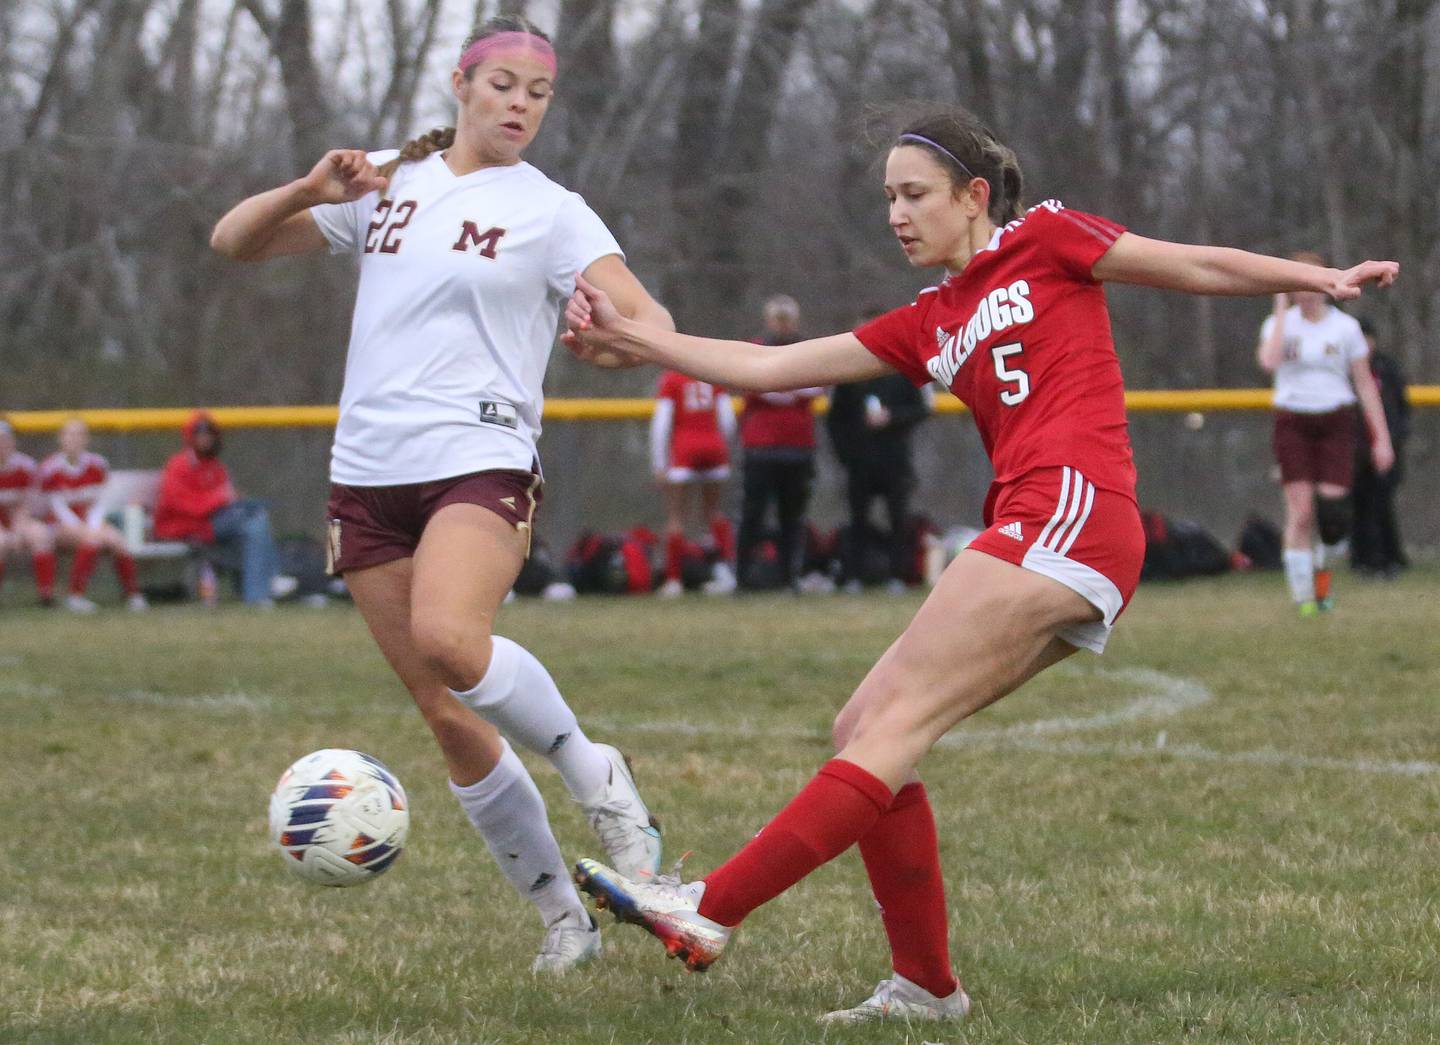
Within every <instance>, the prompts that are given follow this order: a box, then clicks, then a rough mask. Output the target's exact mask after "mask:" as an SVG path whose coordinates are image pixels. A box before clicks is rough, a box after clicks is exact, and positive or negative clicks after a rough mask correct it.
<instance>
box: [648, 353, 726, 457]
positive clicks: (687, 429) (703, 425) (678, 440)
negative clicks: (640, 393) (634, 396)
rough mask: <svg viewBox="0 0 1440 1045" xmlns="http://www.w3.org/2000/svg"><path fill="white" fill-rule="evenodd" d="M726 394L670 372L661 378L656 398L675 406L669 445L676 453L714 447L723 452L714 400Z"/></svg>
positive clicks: (723, 442) (690, 378)
mask: <svg viewBox="0 0 1440 1045" xmlns="http://www.w3.org/2000/svg"><path fill="white" fill-rule="evenodd" d="M724 391H725V390H724V389H723V388H717V387H716V386H715V385H712V384H709V383H708V382H705V381H699V380H696V379H695V378H693V377H687V376H686V375H684V374H682V373H680V372H678V371H675V370H667V371H665V372H664V373H663V374H661V375H660V383H659V385H658V387H657V388H656V390H655V398H656V399H669V400H670V401H671V402H672V403H674V404H675V407H674V414H673V420H672V422H671V428H670V445H671V447H672V448H673V449H674V450H675V452H676V453H679V452H680V451H681V450H682V449H694V448H700V447H704V448H707V449H708V448H712V447H715V446H718V447H720V448H721V449H722V450H723V448H724V446H725V436H724V434H723V433H722V432H721V431H720V422H719V420H718V418H717V417H716V413H715V411H716V402H715V400H716V397H717V396H719V395H720V394H722V393H723V392H724Z"/></svg>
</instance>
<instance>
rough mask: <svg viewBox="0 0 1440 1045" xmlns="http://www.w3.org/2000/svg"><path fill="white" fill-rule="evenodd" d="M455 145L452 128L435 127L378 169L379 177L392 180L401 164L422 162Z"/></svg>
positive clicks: (404, 147)
mask: <svg viewBox="0 0 1440 1045" xmlns="http://www.w3.org/2000/svg"><path fill="white" fill-rule="evenodd" d="M454 144H455V128H454V127H436V128H434V129H432V130H431V131H429V132H428V133H426V134H422V135H420V137H418V138H416V139H414V140H413V141H408V142H406V143H405V144H404V146H402V147H401V149H400V155H399V156H396V157H395V158H394V159H393V160H391V161H390V162H388V163H386V164H384V165H382V166H381V167H380V176H381V177H382V178H384V179H386V180H387V181H388V180H389V179H390V178H392V177H393V176H394V174H395V172H396V171H397V170H399V168H400V164H402V163H415V162H417V161H419V160H423V159H424V158H425V157H426V156H429V155H430V154H431V153H432V152H439V151H440V150H441V149H448V148H450V146H452V145H454Z"/></svg>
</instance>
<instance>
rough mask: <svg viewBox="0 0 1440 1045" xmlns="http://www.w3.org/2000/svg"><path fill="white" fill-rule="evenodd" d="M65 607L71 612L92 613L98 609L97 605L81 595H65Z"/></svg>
mask: <svg viewBox="0 0 1440 1045" xmlns="http://www.w3.org/2000/svg"><path fill="white" fill-rule="evenodd" d="M65 608H66V609H67V610H69V611H70V612H71V613H94V612H96V611H97V610H98V609H100V607H99V606H97V605H96V604H95V603H93V602H91V601H90V600H89V599H87V598H86V597H85V596H83V595H67V596H65Z"/></svg>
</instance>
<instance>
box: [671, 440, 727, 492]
mask: <svg viewBox="0 0 1440 1045" xmlns="http://www.w3.org/2000/svg"><path fill="white" fill-rule="evenodd" d="M729 477H730V451H729V449H728V448H727V447H726V446H725V441H724V440H723V439H721V438H719V437H718V436H716V437H715V438H713V439H676V440H675V443H674V446H673V447H672V448H671V450H670V467H669V468H667V469H665V479H666V480H667V481H668V482H672V483H694V482H720V481H721V480H723V479H728V478H729Z"/></svg>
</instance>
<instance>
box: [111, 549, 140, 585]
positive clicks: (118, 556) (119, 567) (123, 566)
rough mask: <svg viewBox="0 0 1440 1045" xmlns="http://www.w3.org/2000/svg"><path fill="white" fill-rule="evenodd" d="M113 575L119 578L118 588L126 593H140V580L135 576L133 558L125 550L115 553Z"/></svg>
mask: <svg viewBox="0 0 1440 1045" xmlns="http://www.w3.org/2000/svg"><path fill="white" fill-rule="evenodd" d="M115 576H117V577H119V578H120V589H121V590H122V591H123V592H124V593H125V594H126V595H138V594H140V581H139V579H138V578H137V577H136V576H135V559H134V558H133V557H131V556H130V555H127V554H126V553H125V552H116V553H115Z"/></svg>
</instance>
